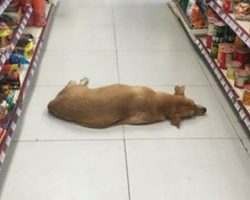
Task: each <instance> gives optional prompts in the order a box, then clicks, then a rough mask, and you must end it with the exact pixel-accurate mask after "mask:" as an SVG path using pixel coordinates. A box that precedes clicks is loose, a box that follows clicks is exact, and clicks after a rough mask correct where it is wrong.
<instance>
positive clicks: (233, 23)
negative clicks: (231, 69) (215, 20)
mask: <svg viewBox="0 0 250 200" xmlns="http://www.w3.org/2000/svg"><path fill="white" fill-rule="evenodd" d="M207 3H208V6H210V7H211V8H212V9H213V10H214V11H215V12H216V13H217V14H218V15H219V16H220V17H221V19H222V20H223V21H224V22H225V23H226V24H227V25H228V26H229V27H230V28H231V29H232V30H233V31H234V32H235V33H236V34H237V35H238V36H239V37H240V38H241V40H242V41H243V42H244V43H245V44H246V45H247V46H248V47H249V48H250V34H249V32H250V22H244V21H239V20H236V19H235V17H234V14H231V13H230V14H226V13H225V12H224V11H223V9H222V6H221V1H219V0H218V1H216V0H209V1H208V2H207ZM168 5H169V7H170V8H171V9H172V11H173V12H174V13H175V14H176V16H177V17H178V18H179V19H180V21H181V23H182V24H183V25H184V27H185V29H186V30H187V33H188V34H189V36H190V38H191V39H192V41H193V42H194V44H195V45H196V46H197V48H198V49H199V52H200V54H201V55H202V56H203V57H204V58H205V60H206V62H207V65H208V66H209V67H210V68H211V71H212V72H213V73H214V75H215V77H216V79H217V80H218V82H219V83H220V84H221V86H222V88H223V89H224V91H225V93H226V94H227V96H228V97H229V99H230V100H231V102H232V105H233V107H234V108H235V110H236V111H237V113H238V115H239V118H240V119H241V120H242V121H243V122H244V124H245V125H246V127H247V129H248V130H249V132H250V106H246V105H244V104H243V102H242V97H243V92H244V91H243V90H242V89H238V88H236V87H235V86H234V81H232V80H229V79H228V78H227V76H226V71H225V70H224V69H221V68H220V67H219V65H218V63H217V61H216V60H214V59H213V58H211V56H210V50H209V49H207V47H206V44H205V38H204V36H205V35H206V34H207V30H206V29H204V30H194V29H192V27H191V26H190V24H189V22H188V20H187V18H186V16H185V14H184V13H183V11H182V10H181V8H180V6H178V3H177V2H176V1H175V0H172V1H171V0H170V1H169V2H168Z"/></svg>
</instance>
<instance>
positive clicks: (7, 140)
mask: <svg viewBox="0 0 250 200" xmlns="http://www.w3.org/2000/svg"><path fill="white" fill-rule="evenodd" d="M10 142H11V137H10V136H8V137H7V139H6V144H7V146H10Z"/></svg>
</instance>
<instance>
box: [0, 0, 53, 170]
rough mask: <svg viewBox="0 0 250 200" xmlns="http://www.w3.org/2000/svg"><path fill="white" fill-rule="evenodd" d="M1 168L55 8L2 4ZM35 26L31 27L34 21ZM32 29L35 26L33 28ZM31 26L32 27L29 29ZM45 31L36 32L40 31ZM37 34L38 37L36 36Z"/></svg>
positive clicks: (42, 2)
mask: <svg viewBox="0 0 250 200" xmlns="http://www.w3.org/2000/svg"><path fill="white" fill-rule="evenodd" d="M0 7H1V8H3V9H2V10H3V12H2V13H0V15H1V17H0V47H1V53H0V142H1V143H0V168H1V164H2V163H3V161H4V158H5V154H6V150H7V148H8V146H9V144H10V141H11V136H12V133H13V131H14V129H15V127H16V122H17V119H18V117H19V116H20V114H21V105H22V101H23V98H24V95H25V91H26V90H27V87H28V86H29V84H30V80H31V78H32V76H33V74H34V72H35V69H36V68H37V62H38V58H39V55H40V52H41V47H42V44H43V41H44V38H45V34H46V32H47V31H46V30H47V26H46V24H47V23H49V22H50V21H51V16H52V13H53V10H54V7H55V6H54V4H49V3H46V2H45V0H39V1H35V0H33V1H23V0H20V1H10V0H6V1H3V2H2V5H1V3H0ZM29 20H31V21H32V23H30V22H31V21H29ZM30 25H33V26H32V27H31V26H30ZM27 26H29V27H27ZM37 26H38V27H41V28H36V27H37ZM34 33H36V34H34Z"/></svg>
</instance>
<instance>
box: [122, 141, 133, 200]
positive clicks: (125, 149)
mask: <svg viewBox="0 0 250 200" xmlns="http://www.w3.org/2000/svg"><path fill="white" fill-rule="evenodd" d="M123 146H124V156H125V165H126V175H127V186H128V198H129V200H131V190H130V180H129V171H128V156H127V146H126V140H125V139H124V140H123Z"/></svg>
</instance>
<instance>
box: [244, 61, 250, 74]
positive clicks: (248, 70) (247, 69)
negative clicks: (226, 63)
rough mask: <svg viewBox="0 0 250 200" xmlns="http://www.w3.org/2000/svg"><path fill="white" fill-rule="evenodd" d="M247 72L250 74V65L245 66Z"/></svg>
mask: <svg viewBox="0 0 250 200" xmlns="http://www.w3.org/2000/svg"><path fill="white" fill-rule="evenodd" d="M244 68H245V70H246V71H247V72H249V73H250V63H247V64H245V67H244Z"/></svg>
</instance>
